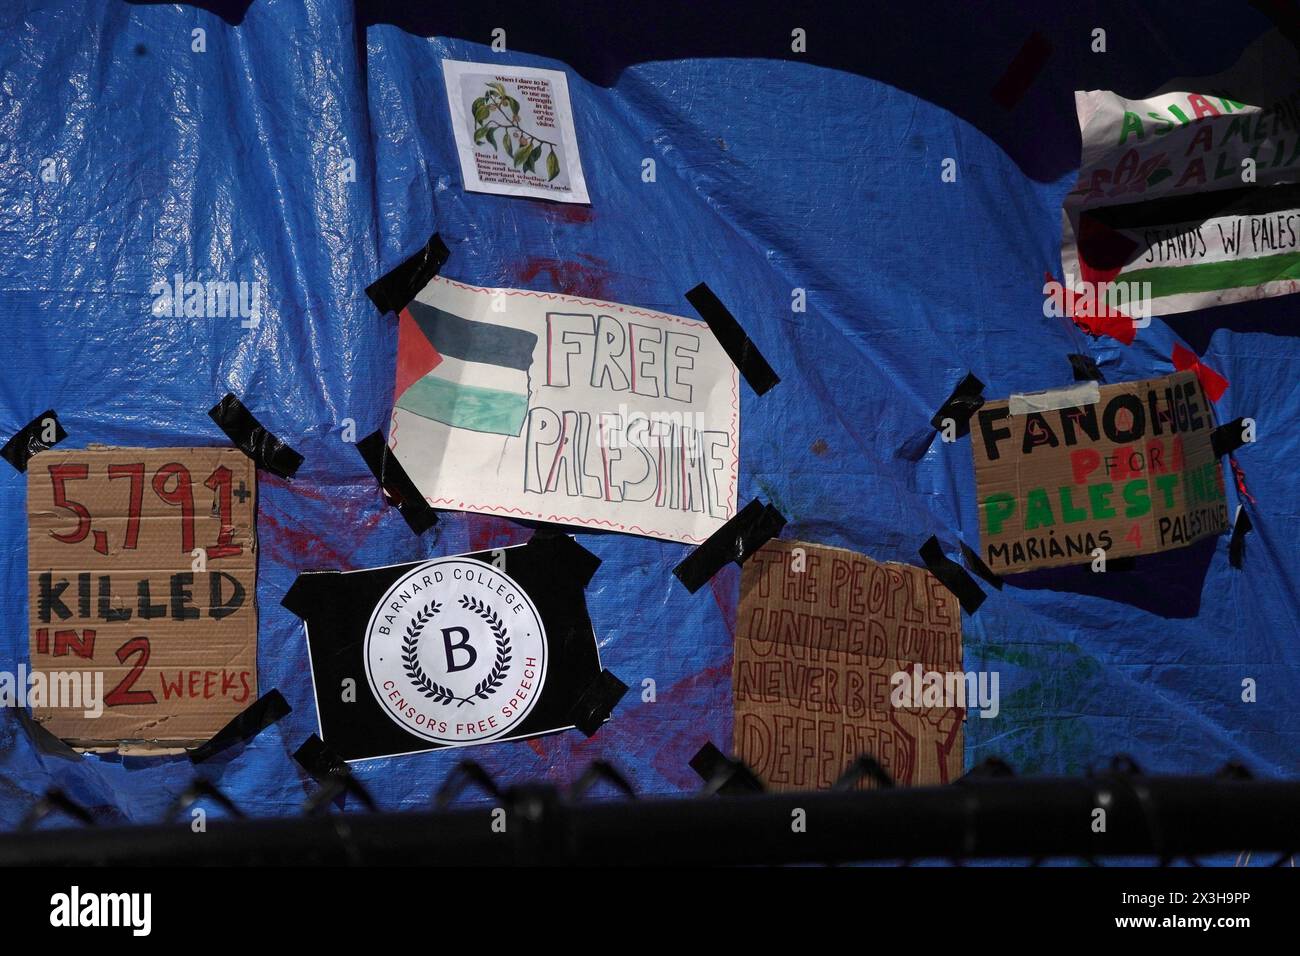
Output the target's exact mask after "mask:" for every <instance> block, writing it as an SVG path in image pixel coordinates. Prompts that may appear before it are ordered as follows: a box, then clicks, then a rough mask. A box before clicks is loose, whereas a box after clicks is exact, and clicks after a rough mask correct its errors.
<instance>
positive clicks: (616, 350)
mask: <svg viewBox="0 0 1300 956" xmlns="http://www.w3.org/2000/svg"><path fill="white" fill-rule="evenodd" d="M398 328H399V331H398V342H397V382H396V387H395V389H394V392H395V396H394V400H393V405H394V408H393V418H392V427H391V428H390V429H389V436H388V437H389V444H390V446H391V447H392V449H393V452H394V453H395V454H396V456H397V458H398V460H399V461H400V462H401V464H402V467H403V468H404V469H405V471H406V473H407V474H408V475H409V476H410V477H411V480H412V481H414V482H415V484H416V486H417V487H418V488H419V489H420V491H422V492H423V493H424V495H425V498H426V500H427V501H428V502H429V504H431V505H432V506H433V507H435V508H450V509H456V510H460V511H478V512H484V513H488V514H501V515H506V516H507V517H516V518H525V519H531V520H535V521H548V522H553V523H557V524H571V525H583V526H587V527H592V528H599V529H602V530H613V531H626V532H629V533H632V534H642V535H648V536H649V537H653V538H666V539H668V540H670V541H683V542H688V543H697V544H698V543H699V542H701V541H704V540H705V539H706V538H708V537H709V535H711V534H712V533H713V532H714V531H716V530H717V529H718V528H719V527H721V526H722V525H723V524H724V523H725V522H726V520H727V519H728V518H730V517H731V516H732V515H734V514H735V513H736V478H737V474H738V471H739V460H740V447H739V446H740V403H739V391H738V388H737V372H736V367H735V366H734V365H733V364H732V363H731V361H730V360H729V359H728V358H727V355H726V353H725V352H723V350H722V347H721V346H720V345H718V341H717V339H716V338H714V336H713V333H712V332H710V331H709V328H708V326H707V325H705V324H704V323H702V322H696V321H692V320H690V319H684V318H681V317H680V316H675V315H665V314H663V313H660V312H649V311H645V310H642V309H634V308H631V307H629V306H625V305H617V304H615V303H612V302H598V301H591V300H588V299H577V298H574V297H572V296H565V295H550V294H543V293H538V292H526V291H523V290H520V289H482V288H479V287H477V286H471V285H463V284H462V283H459V282H453V281H451V280H449V279H444V278H441V277H439V278H435V279H434V280H433V281H432V282H430V283H429V284H428V285H427V286H425V288H424V289H423V290H421V291H420V293H419V294H418V295H417V296H416V297H415V299H414V300H413V301H412V302H411V303H410V304H409V305H408V306H407V307H406V308H405V309H402V310H401V312H400V314H399V326H398Z"/></svg>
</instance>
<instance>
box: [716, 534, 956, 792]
mask: <svg viewBox="0 0 1300 956" xmlns="http://www.w3.org/2000/svg"><path fill="white" fill-rule="evenodd" d="M961 663H962V652H961V607H960V606H959V605H958V603H957V599H956V598H955V597H954V596H953V595H952V594H951V593H950V592H949V591H948V590H947V589H946V588H944V586H943V585H942V584H941V583H940V582H939V579H938V578H936V577H935V576H934V575H932V574H930V572H928V571H926V570H925V569H924V568H917V567H912V566H911V565H906V564H892V563H889V564H882V563H879V562H876V561H872V560H871V559H870V558H867V557H864V556H863V555H861V554H857V553H855V552H853V551H847V550H844V549H842V548H831V547H826V546H824V545H817V544H807V543H804V542H800V541H770V542H768V543H767V544H766V545H764V546H763V547H762V548H761V549H760V550H759V551H757V552H755V553H754V555H753V556H751V557H750V558H749V560H748V561H746V562H745V565H744V569H743V571H742V573H741V583H740V609H739V611H738V613H737V618H736V646H735V662H734V665H733V670H732V696H733V699H734V703H735V718H736V723H735V739H734V750H735V752H736V754H737V755H738V756H739V757H740V758H741V759H742V760H744V761H745V763H747V764H748V765H749V766H750V767H751V768H752V769H753V770H754V772H755V773H756V774H757V775H758V776H759V778H760V779H762V780H763V782H764V783H765V784H766V785H767V786H768V787H769V788H770V789H773V790H808V789H826V788H828V787H830V786H831V784H833V783H834V782H835V781H836V779H837V778H838V777H839V776H840V775H841V774H842V773H843V771H844V770H845V769H846V768H847V767H848V766H849V765H850V764H851V763H853V761H854V760H855V759H857V757H858V756H859V755H862V754H867V755H870V756H872V757H874V758H875V759H876V760H877V761H879V762H880V764H881V765H882V766H883V767H884V768H885V769H886V770H887V771H888V772H889V774H890V776H892V777H893V778H894V780H895V781H896V782H898V783H900V784H914V785H924V784H938V783H946V782H948V781H950V780H955V779H956V778H957V777H958V776H960V775H961V772H962V756H963V752H962V720H963V718H964V708H963V707H960V706H951V707H947V706H930V707H911V706H906V707H903V706H895V700H894V693H893V692H894V689H895V687H896V686H897V685H898V682H899V681H898V678H897V677H896V676H895V675H899V674H903V673H907V674H908V675H909V676H910V675H911V674H912V673H913V672H914V671H915V665H918V664H919V665H921V669H922V671H924V672H944V673H955V672H959V671H960V670H961Z"/></svg>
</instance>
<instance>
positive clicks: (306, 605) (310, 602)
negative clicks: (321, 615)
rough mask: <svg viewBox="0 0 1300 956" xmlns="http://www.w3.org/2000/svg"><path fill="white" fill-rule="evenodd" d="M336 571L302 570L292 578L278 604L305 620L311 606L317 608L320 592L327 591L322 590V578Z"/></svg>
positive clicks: (336, 572) (334, 573) (335, 573)
mask: <svg viewBox="0 0 1300 956" xmlns="http://www.w3.org/2000/svg"><path fill="white" fill-rule="evenodd" d="M338 573H339V572H338V571H304V572H302V574H300V575H298V576H297V577H296V578H294V581H293V584H291V585H289V590H287V591H285V592H284V597H282V598H280V606H281V607H283V608H287V609H288V610H289V612H290V613H291V614H293V615H294V616H295V617H300V618H302V619H303V620H304V621H305V620H307V614H308V612H309V611H311V610H312V609H313V608H315V609H319V607H320V598H319V595H320V594H321V593H328V590H326V591H325V592H322V591H321V590H320V589H321V588H322V587H324V579H325V578H326V577H327V576H328V575H337V574H338Z"/></svg>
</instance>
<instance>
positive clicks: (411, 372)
mask: <svg viewBox="0 0 1300 956" xmlns="http://www.w3.org/2000/svg"><path fill="white" fill-rule="evenodd" d="M441 364H442V356H441V355H439V354H438V350H437V349H435V348H434V347H433V343H432V342H430V341H429V340H428V339H427V338H426V337H425V335H424V333H423V332H421V331H420V327H419V326H418V325H417V324H416V323H415V319H413V318H411V313H410V312H409V311H407V310H406V309H403V310H402V311H401V312H399V313H398V318H397V385H396V387H395V388H394V389H393V401H397V399H399V398H401V397H402V393H403V392H405V391H406V390H407V389H408V388H410V387H411V386H412V385H413V384H415V383H416V382H417V381H419V380H420V379H422V378H424V376H426V375H428V374H429V373H430V372H432V371H433V370H434V369H435V368H437V367H438V366H439V365H441Z"/></svg>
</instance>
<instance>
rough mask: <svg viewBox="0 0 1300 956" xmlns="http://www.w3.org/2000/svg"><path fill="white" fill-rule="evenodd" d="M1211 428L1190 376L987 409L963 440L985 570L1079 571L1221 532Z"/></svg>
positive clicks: (1224, 521) (1044, 395) (1222, 504)
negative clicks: (967, 441) (1077, 567)
mask: <svg viewBox="0 0 1300 956" xmlns="http://www.w3.org/2000/svg"><path fill="white" fill-rule="evenodd" d="M1089 388H1091V390H1092V391H1091V394H1089V395H1085V394H1081V393H1083V392H1086V391H1087V390H1088V389H1089ZM1214 425H1215V423H1214V411H1213V408H1212V407H1211V405H1210V402H1209V401H1208V400H1207V399H1206V397H1205V392H1204V390H1203V389H1202V387H1201V383H1200V381H1199V380H1198V379H1197V377H1196V375H1195V374H1194V373H1192V372H1176V373H1175V374H1173V375H1168V376H1165V377H1163V378H1155V379H1148V380H1146V381H1140V382H1124V383H1121V384H1117V385H1103V386H1100V387H1099V388H1098V387H1096V386H1095V384H1094V383H1088V384H1087V385H1086V386H1075V387H1074V388H1071V389H1062V390H1060V391H1058V392H1039V393H1034V394H1031V395H1023V396H1012V397H1011V400H1010V401H1002V402H989V403H987V404H986V405H985V406H984V407H983V408H981V409H980V410H979V412H978V413H977V415H976V421H975V423H974V426H975V427H973V428H972V430H971V441H972V447H973V449H974V455H975V485H976V490H977V493H978V497H979V515H980V541H981V545H982V547H983V557H984V561H985V563H986V564H988V566H989V567H990V568H992V569H993V570H994V571H995V572H997V573H998V574H1007V573H1014V572H1018V571H1029V570H1032V569H1034V568H1050V567H1057V566H1060V565H1067V564H1087V563H1090V562H1092V561H1093V560H1094V558H1095V557H1096V555H1095V554H1094V551H1095V550H1096V549H1101V550H1102V551H1104V552H1105V557H1106V558H1107V559H1114V558H1121V557H1126V556H1129V555H1138V554H1153V553H1155V552H1158V551H1168V550H1170V549H1171V548H1181V547H1184V546H1186V545H1189V544H1191V543H1192V542H1194V541H1197V540H1199V539H1200V538H1203V537H1206V536H1207V535H1215V534H1220V533H1221V532H1223V531H1225V530H1226V529H1227V527H1228V511H1227V503H1226V501H1225V498H1224V490H1223V470H1222V468H1221V467H1220V464H1219V461H1218V459H1217V458H1216V457H1215V455H1214V450H1213V445H1212V441H1211V434H1212V432H1213V431H1214Z"/></svg>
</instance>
